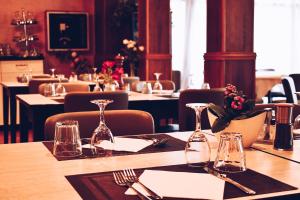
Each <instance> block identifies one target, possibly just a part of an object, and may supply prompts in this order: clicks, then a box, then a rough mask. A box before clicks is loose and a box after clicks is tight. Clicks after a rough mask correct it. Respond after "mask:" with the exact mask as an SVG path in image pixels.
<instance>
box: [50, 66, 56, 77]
mask: <svg viewBox="0 0 300 200" xmlns="http://www.w3.org/2000/svg"><path fill="white" fill-rule="evenodd" d="M50 71H51V77H52V78H55V74H54V72H55V69H54V68H51V69H50Z"/></svg>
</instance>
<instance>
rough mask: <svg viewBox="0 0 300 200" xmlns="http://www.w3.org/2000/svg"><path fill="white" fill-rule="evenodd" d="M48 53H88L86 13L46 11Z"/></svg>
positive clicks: (87, 18)
mask: <svg viewBox="0 0 300 200" xmlns="http://www.w3.org/2000/svg"><path fill="white" fill-rule="evenodd" d="M46 21H47V50H48V51H88V50H90V41H89V15H88V13H87V12H63V11H46Z"/></svg>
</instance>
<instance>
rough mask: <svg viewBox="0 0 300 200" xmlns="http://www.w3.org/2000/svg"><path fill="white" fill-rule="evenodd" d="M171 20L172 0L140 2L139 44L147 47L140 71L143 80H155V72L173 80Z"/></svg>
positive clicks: (139, 0) (143, 0)
mask: <svg viewBox="0 0 300 200" xmlns="http://www.w3.org/2000/svg"><path fill="white" fill-rule="evenodd" d="M170 20H171V19H170V0H138V32H139V42H140V44H142V45H144V46H145V52H144V55H143V57H142V59H141V61H140V64H139V70H138V73H139V76H140V78H141V79H142V80H152V79H154V76H153V73H154V72H161V73H162V76H161V79H171V74H172V66H171V63H172V62H171V61H172V56H171V22H170Z"/></svg>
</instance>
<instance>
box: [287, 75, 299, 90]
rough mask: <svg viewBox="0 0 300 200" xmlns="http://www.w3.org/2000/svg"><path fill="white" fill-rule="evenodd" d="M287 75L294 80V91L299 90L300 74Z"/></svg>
mask: <svg viewBox="0 0 300 200" xmlns="http://www.w3.org/2000/svg"><path fill="white" fill-rule="evenodd" d="M289 76H290V77H292V79H293V80H294V83H295V88H296V91H297V92H300V74H290V75H289Z"/></svg>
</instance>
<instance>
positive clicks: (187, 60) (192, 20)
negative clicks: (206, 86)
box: [171, 0, 206, 88]
mask: <svg viewBox="0 0 300 200" xmlns="http://www.w3.org/2000/svg"><path fill="white" fill-rule="evenodd" d="M171 12H172V68H173V70H179V71H181V88H188V87H189V88H200V87H201V84H202V83H203V79H204V74H203V66H204V59H203V55H204V53H205V51H206V0H171Z"/></svg>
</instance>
